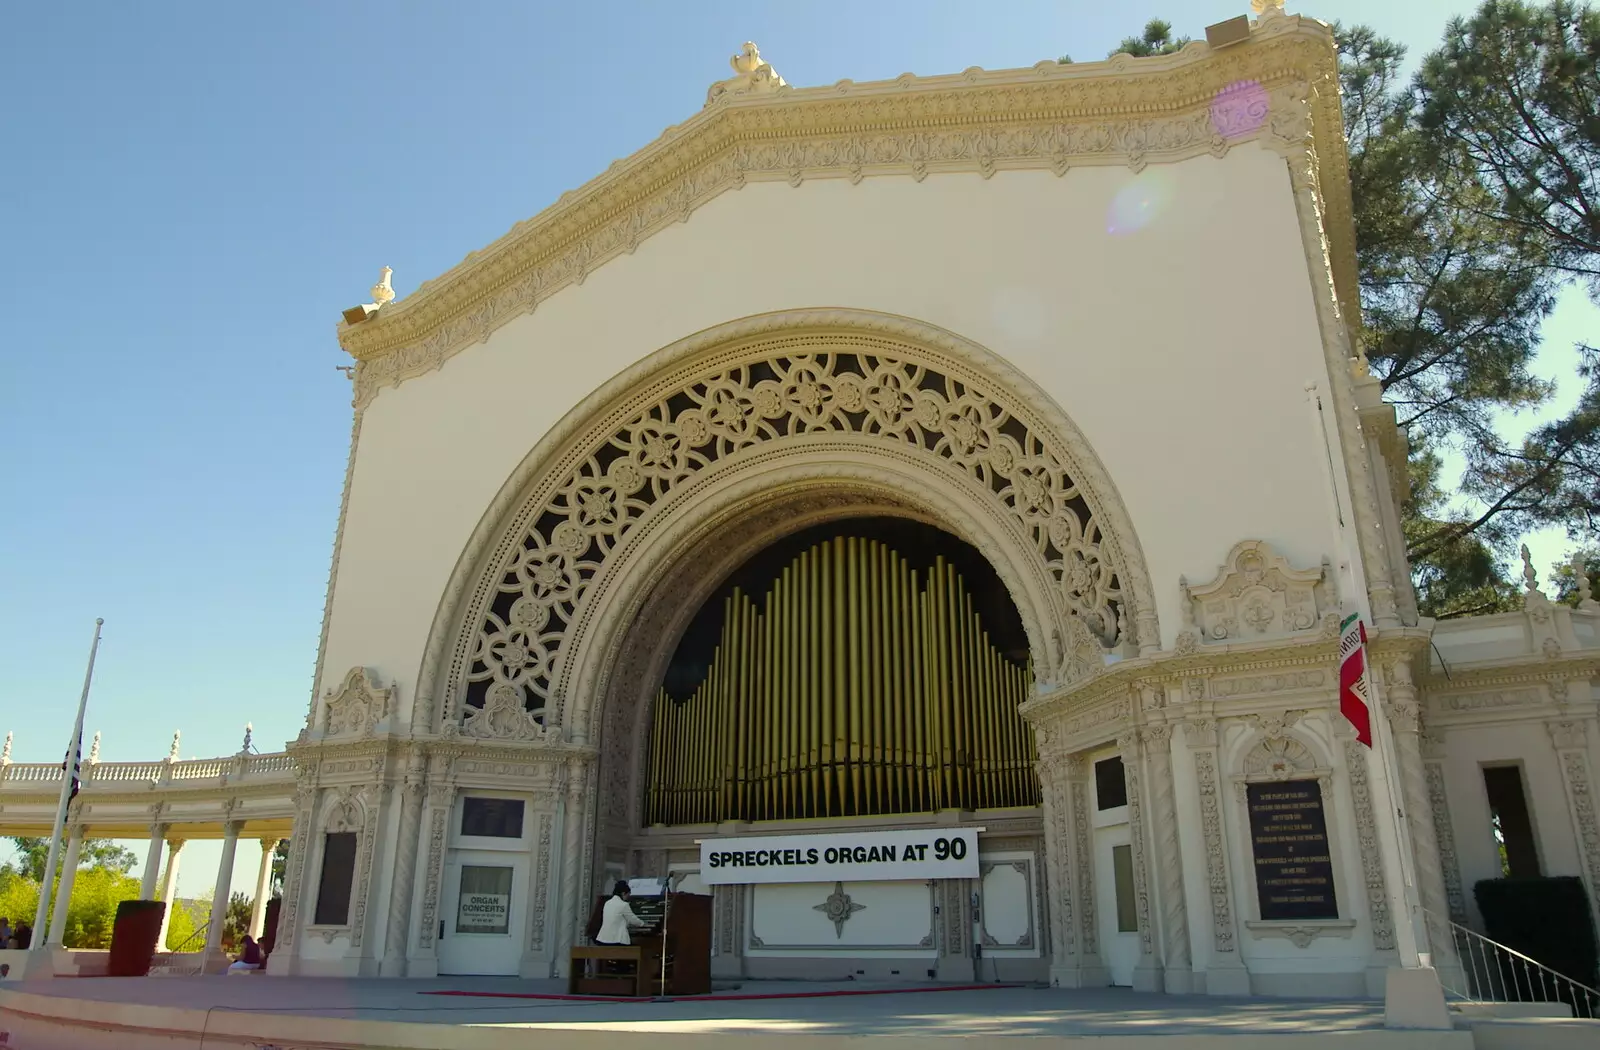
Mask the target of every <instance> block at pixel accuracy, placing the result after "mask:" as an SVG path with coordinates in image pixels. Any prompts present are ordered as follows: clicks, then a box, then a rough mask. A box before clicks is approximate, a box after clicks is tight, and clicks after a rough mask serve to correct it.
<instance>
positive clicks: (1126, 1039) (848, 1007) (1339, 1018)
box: [0, 977, 1473, 1050]
mask: <svg viewBox="0 0 1600 1050" xmlns="http://www.w3.org/2000/svg"><path fill="white" fill-rule="evenodd" d="M890 987H891V986H879V987H877V988H875V987H874V986H872V985H868V984H853V983H846V984H818V983H811V982H783V981H745V982H743V983H742V985H740V986H739V987H738V988H737V989H733V988H729V989H727V990H719V992H718V993H717V994H718V995H722V996H733V998H712V999H709V1000H707V999H695V998H688V999H678V1000H674V1001H670V1002H652V1001H648V1000H644V1001H623V1002H618V1001H586V1002H574V1001H571V1000H566V999H523V998H500V997H481V996H468V995H439V994H428V993H438V992H463V991H472V992H486V993H498V994H499V995H508V994H509V995H516V994H519V993H520V994H529V993H532V994H549V995H561V994H563V993H564V992H565V987H564V985H563V983H562V982H557V981H528V980H518V979H514V978H448V979H438V980H426V981H423V980H334V979H310V978H294V977H288V978H280V977H174V978H81V979H54V980H42V981H17V982H7V983H6V984H4V985H0V1029H4V1030H7V1031H8V1032H9V1033H10V1034H9V1040H10V1042H9V1047H8V1050H11V1048H14V1050H66V1048H69V1047H70V1048H73V1050H77V1048H79V1047H84V1048H88V1047H99V1046H107V1047H110V1046H118V1047H129V1048H134V1047H137V1048H143V1047H157V1046H161V1047H173V1048H176V1047H179V1046H185V1047H189V1046H195V1045H197V1043H196V1039H197V1038H198V1039H200V1040H201V1043H200V1044H199V1045H203V1046H205V1047H210V1048H221V1047H225V1046H236V1047H264V1046H278V1045H293V1046H295V1047H306V1048H316V1047H330V1048H344V1047H374V1048H377V1047H418V1048H420V1047H435V1048H457V1047H460V1048H476V1047H489V1046H494V1047H516V1046H529V1047H535V1046H537V1047H540V1048H543V1050H554V1048H557V1047H563V1048H564V1047H591V1048H594V1050H622V1048H621V1047H620V1046H619V1044H626V1043H635V1042H636V1043H637V1044H638V1045H639V1046H640V1047H641V1048H642V1047H644V1046H645V1045H646V1042H645V1041H646V1040H648V1046H649V1047H650V1050H667V1048H668V1047H693V1046H704V1044H705V1042H706V1041H707V1040H708V1039H715V1038H716V1037H726V1036H734V1037H739V1039H740V1042H741V1044H743V1045H746V1046H748V1044H749V1040H750V1039H751V1038H752V1037H754V1038H757V1039H761V1038H763V1037H767V1038H775V1039H776V1040H777V1041H778V1042H779V1043H781V1044H782V1045H783V1046H784V1047H789V1048H792V1050H801V1048H802V1047H805V1046H821V1045H824V1044H829V1045H833V1046H840V1045H843V1044H844V1043H852V1044H855V1045H857V1046H859V1045H860V1044H859V1043H858V1042H857V1040H860V1039H862V1038H872V1037H879V1036H892V1037H898V1038H901V1039H904V1040H907V1042H905V1043H902V1044H901V1045H902V1047H909V1046H911V1045H914V1044H918V1043H921V1042H923V1041H924V1040H931V1039H940V1040H943V1039H948V1038H950V1037H962V1038H970V1037H979V1038H985V1037H987V1038H989V1039H1007V1038H1015V1037H1024V1038H1032V1039H1035V1040H1038V1039H1044V1040H1052V1039H1053V1040H1061V1041H1062V1042H1063V1043H1064V1044H1076V1045H1081V1044H1078V1043H1076V1041H1077V1040H1081V1039H1084V1038H1085V1037H1089V1038H1091V1039H1094V1040H1095V1041H1096V1042H1099V1041H1101V1040H1104V1043H1103V1045H1107V1046H1128V1047H1133V1046H1140V1045H1147V1046H1161V1047H1174V1048H1175V1047H1180V1046H1183V1047H1189V1046H1192V1047H1203V1046H1213V1047H1222V1046H1230V1047H1249V1046H1256V1045H1258V1046H1263V1047H1265V1046H1284V1045H1293V1046H1302V1045H1303V1046H1306V1047H1313V1046H1328V1047H1371V1048H1380V1047H1381V1048H1397V1050H1398V1048H1402V1047H1405V1048H1410V1047H1437V1048H1456V1047H1462V1048H1465V1047H1471V1046H1472V1045H1473V1044H1472V1037H1471V1035H1470V1034H1469V1033H1467V1032H1464V1031H1457V1032H1434V1033H1426V1034H1424V1033H1401V1032H1389V1031H1385V1030H1384V1028H1383V1008H1382V1004H1381V1003H1378V1002H1372V1001H1362V1002H1312V1001H1288V1000H1260V999H1251V1000H1232V999H1220V998H1210V997H1203V996H1170V995H1148V994H1141V993H1135V992H1133V991H1129V990H1125V989H1117V988H1104V989H1092V990H1073V991H1066V990H1059V989H1049V988H1035V987H995V988H981V989H970V990H948V989H940V988H938V986H935V985H899V986H892V987H894V988H898V989H903V990H899V991H891V990H889V989H890ZM923 988H926V989H927V990H926V991H922V990H920V989H923ZM913 989H916V990H913ZM828 992H846V993H860V992H877V993H879V994H869V995H862V994H845V995H818V994H816V993H828ZM795 993H805V994H804V995H803V997H796V996H795ZM752 995H761V996H772V998H745V996H752ZM781 996H788V997H781ZM1424 1035H1425V1036H1426V1038H1425V1039H1423V1040H1421V1041H1419V1040H1417V1039H1415V1038H1409V1037H1419V1036H1424ZM808 1037H809V1038H808ZM1096 1037H1098V1038H1096ZM1252 1037H1253V1038H1252ZM1291 1037H1292V1038H1291ZM6 1045H7V1044H6V1043H4V1042H0V1046H6Z"/></svg>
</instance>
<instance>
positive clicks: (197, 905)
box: [166, 900, 211, 952]
mask: <svg viewBox="0 0 1600 1050" xmlns="http://www.w3.org/2000/svg"><path fill="white" fill-rule="evenodd" d="M210 916H211V905H210V903H208V901H201V900H195V901H184V900H174V901H173V902H172V916H171V917H170V918H169V919H168V920H167V943H166V949H167V951H169V952H175V951H177V950H179V949H180V948H181V949H183V950H185V951H191V952H197V951H200V950H201V949H202V948H204V947H205V942H204V940H203V939H201V938H198V937H196V936H195V934H196V933H197V932H198V931H199V930H200V928H201V927H203V926H204V925H205V924H206V920H207V919H208V918H210Z"/></svg>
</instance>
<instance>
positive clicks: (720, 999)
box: [417, 984, 1021, 1003]
mask: <svg viewBox="0 0 1600 1050" xmlns="http://www.w3.org/2000/svg"><path fill="white" fill-rule="evenodd" d="M1019 987H1021V985H1015V984H951V985H941V986H940V987H938V988H840V989H836V990H833V991H826V992H747V993H744V994H742V995H673V996H668V998H669V999H683V1000H688V1001H692V1002H697V1003H726V1002H738V1001H741V1000H748V999H828V998H833V997H837V996H845V995H915V994H917V993H920V992H978V991H983V990H984V989H986V988H1019ZM417 994H418V995H460V996H474V997H477V998H481V999H556V1000H561V1001H564V1002H574V1003H648V1002H650V1001H651V1000H650V999H649V997H641V996H632V995H558V994H555V993H553V992H473V991H465V990H461V991H457V990H447V991H437V992H418V993H417Z"/></svg>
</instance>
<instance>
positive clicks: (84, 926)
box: [0, 868, 139, 948]
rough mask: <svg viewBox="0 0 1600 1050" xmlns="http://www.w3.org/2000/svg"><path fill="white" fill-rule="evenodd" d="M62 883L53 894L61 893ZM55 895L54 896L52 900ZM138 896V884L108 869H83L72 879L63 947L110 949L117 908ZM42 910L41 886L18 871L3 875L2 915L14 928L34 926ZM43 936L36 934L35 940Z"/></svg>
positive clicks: (0, 890)
mask: <svg viewBox="0 0 1600 1050" xmlns="http://www.w3.org/2000/svg"><path fill="white" fill-rule="evenodd" d="M59 889H60V883H59V880H58V881H57V883H56V884H55V886H54V887H53V890H59ZM53 896H54V893H53V892H52V899H53ZM138 896H139V880H138V879H135V878H132V877H131V876H128V875H124V874H122V873H121V872H117V871H113V870H110V869H108V868H83V869H80V870H79V871H78V873H77V875H76V877H75V878H74V879H73V883H72V900H71V902H70V903H69V904H68V905H67V922H66V927H65V928H64V929H63V930H62V943H63V944H64V945H65V946H66V947H68V948H107V947H110V945H111V927H112V923H113V922H115V920H116V917H117V905H118V904H120V903H121V902H122V901H125V900H133V899H135V898H136V897H138ZM38 906H39V883H38V880H36V879H30V878H28V877H27V876H26V875H23V874H20V873H18V872H16V871H6V872H0V915H4V916H6V917H7V918H9V919H10V920H11V921H12V924H13V925H15V924H16V923H18V922H24V923H28V924H30V925H31V924H32V923H33V915H34V911H35V909H37V908H38ZM52 910H54V908H53V906H52ZM39 936H40V932H39V931H37V930H35V931H34V937H35V938H37V937H39Z"/></svg>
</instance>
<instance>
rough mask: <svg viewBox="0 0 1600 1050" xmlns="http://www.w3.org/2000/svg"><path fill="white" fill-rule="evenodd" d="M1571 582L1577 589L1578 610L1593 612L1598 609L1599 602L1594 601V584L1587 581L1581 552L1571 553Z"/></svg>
mask: <svg viewBox="0 0 1600 1050" xmlns="http://www.w3.org/2000/svg"><path fill="white" fill-rule="evenodd" d="M1572 582H1573V583H1574V585H1576V586H1577V588H1578V608H1580V609H1583V610H1585V611H1589V612H1593V611H1594V610H1595V609H1600V602H1597V601H1595V600H1594V584H1593V582H1592V581H1590V579H1589V570H1588V568H1587V567H1586V566H1585V565H1584V563H1583V552H1582V551H1573V552H1572Z"/></svg>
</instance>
